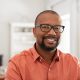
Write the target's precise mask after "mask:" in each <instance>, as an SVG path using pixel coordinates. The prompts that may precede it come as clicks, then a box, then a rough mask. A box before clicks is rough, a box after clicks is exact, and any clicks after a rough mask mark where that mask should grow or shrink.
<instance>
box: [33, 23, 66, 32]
mask: <svg viewBox="0 0 80 80" xmlns="http://www.w3.org/2000/svg"><path fill="white" fill-rule="evenodd" d="M42 25H47V26H50V29H49V30H48V31H43V30H42ZM35 27H36V28H37V27H40V29H41V31H42V32H49V31H50V30H51V29H53V30H54V31H55V29H58V28H62V31H60V29H59V30H57V31H55V32H60V33H62V32H63V31H64V28H65V26H63V25H50V24H36V25H35Z"/></svg>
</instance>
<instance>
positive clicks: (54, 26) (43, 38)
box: [5, 10, 80, 80]
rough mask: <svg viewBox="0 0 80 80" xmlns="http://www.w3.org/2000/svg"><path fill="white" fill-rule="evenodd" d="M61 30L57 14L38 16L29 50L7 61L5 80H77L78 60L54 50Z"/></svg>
mask: <svg viewBox="0 0 80 80" xmlns="http://www.w3.org/2000/svg"><path fill="white" fill-rule="evenodd" d="M63 30H64V26H62V25H61V18H60V16H59V14H58V13H56V12H55V11H52V10H45V11H43V12H41V13H40V14H39V15H38V16H37V17H36V20H35V27H34V28H33V34H34V36H35V38H36V42H35V44H34V46H33V48H30V49H29V50H24V51H23V52H21V53H20V54H18V55H16V56H14V57H13V58H12V59H11V60H10V61H9V64H8V68H7V72H6V76H5V80H80V67H79V64H78V60H77V59H76V58H74V57H73V56H71V55H70V54H64V53H63V52H61V51H60V50H58V49H57V46H58V44H59V42H60V36H61V33H62V32H63ZM64 47H65V46H64Z"/></svg>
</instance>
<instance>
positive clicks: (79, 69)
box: [78, 60, 80, 80]
mask: <svg viewBox="0 0 80 80" xmlns="http://www.w3.org/2000/svg"><path fill="white" fill-rule="evenodd" d="M78 80H80V60H79V63H78Z"/></svg>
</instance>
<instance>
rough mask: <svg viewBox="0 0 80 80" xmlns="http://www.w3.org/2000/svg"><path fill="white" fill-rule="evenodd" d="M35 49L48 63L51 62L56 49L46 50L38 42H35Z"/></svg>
mask: <svg viewBox="0 0 80 80" xmlns="http://www.w3.org/2000/svg"><path fill="white" fill-rule="evenodd" d="M36 50H37V52H38V54H39V55H40V56H41V57H42V58H43V59H44V60H45V61H46V62H47V63H49V64H50V63H51V62H52V60H53V59H54V57H55V54H56V49H55V50H52V51H46V50H43V49H41V48H40V47H39V45H38V44H36Z"/></svg>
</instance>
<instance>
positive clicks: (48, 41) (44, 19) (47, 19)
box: [33, 13, 61, 64]
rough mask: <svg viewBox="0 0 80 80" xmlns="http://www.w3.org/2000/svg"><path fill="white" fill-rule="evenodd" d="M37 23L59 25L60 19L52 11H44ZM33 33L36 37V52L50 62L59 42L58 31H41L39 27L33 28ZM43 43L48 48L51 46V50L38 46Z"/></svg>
mask: <svg viewBox="0 0 80 80" xmlns="http://www.w3.org/2000/svg"><path fill="white" fill-rule="evenodd" d="M37 24H51V25H53V24H54V25H61V19H60V17H59V16H58V15H56V14H52V13H44V14H41V15H40V16H39V17H38V20H37ZM33 34H34V36H35V38H36V50H37V52H38V54H39V55H40V56H41V57H42V58H43V59H44V60H45V61H46V62H47V63H48V64H51V62H52V60H53V59H54V57H55V54H56V49H57V46H58V44H59V40H60V36H61V33H60V32H57V33H56V32H55V31H54V30H53V29H51V30H50V31H49V32H42V31H41V30H40V28H39V27H37V28H33ZM45 36H54V37H55V38H45V39H43V37H45ZM42 42H43V44H44V45H45V46H46V47H48V48H53V49H52V50H49V51H48V50H46V49H43V48H41V47H40V44H41V43H42Z"/></svg>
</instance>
